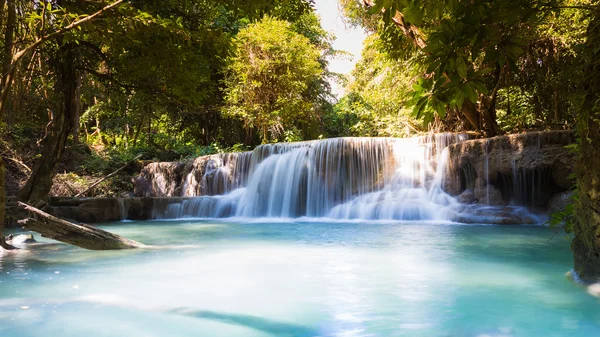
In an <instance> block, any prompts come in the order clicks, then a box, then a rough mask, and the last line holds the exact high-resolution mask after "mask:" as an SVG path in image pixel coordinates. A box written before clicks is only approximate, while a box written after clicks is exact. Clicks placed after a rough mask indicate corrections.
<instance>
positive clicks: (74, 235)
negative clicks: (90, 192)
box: [18, 202, 146, 250]
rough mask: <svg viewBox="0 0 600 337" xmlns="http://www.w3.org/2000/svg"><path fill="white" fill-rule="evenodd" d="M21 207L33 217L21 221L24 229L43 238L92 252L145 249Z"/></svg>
mask: <svg viewBox="0 0 600 337" xmlns="http://www.w3.org/2000/svg"><path fill="white" fill-rule="evenodd" d="M18 204H19V207H21V208H23V209H25V210H26V211H28V212H30V213H31V214H32V215H33V217H32V218H27V219H24V220H19V221H18V224H19V225H20V226H21V227H23V228H24V229H27V230H30V231H34V232H38V233H40V234H41V235H42V236H43V237H45V238H49V239H53V240H57V241H61V242H64V243H68V244H71V245H74V246H78V247H81V248H85V249H91V250H114V249H132V248H144V247H146V246H145V245H144V244H142V243H139V242H136V241H133V240H130V239H127V238H124V237H122V236H119V235H116V234H113V233H110V232H107V231H104V230H102V229H99V228H96V227H93V226H90V225H86V224H74V223H71V222H69V221H66V220H63V219H60V218H57V217H55V216H52V215H50V214H48V213H46V212H44V211H41V210H39V209H37V208H35V207H33V206H30V205H27V204H25V203H22V202H19V203H18Z"/></svg>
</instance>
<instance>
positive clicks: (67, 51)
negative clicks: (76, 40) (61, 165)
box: [19, 43, 77, 201]
mask: <svg viewBox="0 0 600 337" xmlns="http://www.w3.org/2000/svg"><path fill="white" fill-rule="evenodd" d="M60 44H62V43H60ZM57 63H58V64H57V66H56V74H57V81H56V90H57V91H58V92H59V93H60V96H61V98H62V102H61V105H60V106H59V108H58V110H57V111H56V114H55V115H54V119H53V120H52V121H51V125H50V128H49V130H48V131H49V132H48V135H47V136H46V137H45V138H44V139H43V140H42V142H41V144H42V146H41V147H42V151H41V153H42V155H41V156H40V157H39V158H38V159H37V160H36V162H35V164H34V167H33V170H32V173H31V176H30V177H29V180H27V183H26V184H25V186H24V187H23V189H22V190H21V192H20V195H19V199H20V200H23V201H37V200H44V199H46V198H47V197H48V192H50V188H51V187H52V179H53V178H54V175H55V174H56V166H57V164H58V162H59V161H60V158H61V156H62V153H63V150H64V149H65V145H66V143H67V139H68V137H69V134H70V133H71V129H72V127H73V120H74V114H75V110H76V109H77V107H76V99H75V96H76V91H77V76H76V75H77V74H76V72H75V65H74V63H75V47H74V46H73V45H72V44H70V43H67V44H65V45H64V46H63V47H61V49H60V50H59V51H58V57H57Z"/></svg>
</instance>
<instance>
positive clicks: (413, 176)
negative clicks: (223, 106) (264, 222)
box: [155, 133, 467, 220]
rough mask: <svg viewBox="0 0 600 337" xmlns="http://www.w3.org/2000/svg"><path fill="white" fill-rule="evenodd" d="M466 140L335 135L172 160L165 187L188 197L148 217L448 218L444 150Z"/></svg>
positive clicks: (444, 136)
mask: <svg viewBox="0 0 600 337" xmlns="http://www.w3.org/2000/svg"><path fill="white" fill-rule="evenodd" d="M466 139H467V136H466V135H464V134H451V133H446V134H432V135H429V136H425V137H417V138H408V139H397V138H334V139H326V140H316V141H306V142H296V143H281V144H267V145H261V146H259V147H257V148H256V149H255V150H254V151H251V152H244V153H238V154H221V155H213V156H209V157H202V158H198V159H196V160H195V161H194V162H193V163H192V164H191V165H187V167H186V168H181V165H179V166H173V165H174V164H172V167H177V168H179V170H180V171H181V172H179V173H173V172H176V170H175V169H172V170H171V171H169V173H168V175H170V176H177V175H179V176H181V178H180V179H181V180H182V183H181V187H173V186H171V187H170V190H171V191H174V192H175V193H179V194H178V195H179V196H186V197H193V198H184V199H182V200H181V201H179V202H176V203H173V202H170V203H169V204H168V205H167V204H165V207H161V208H160V209H161V211H160V214H156V215H155V216H156V217H157V218H180V217H232V216H235V217H274V218H297V217H316V218H319V217H327V218H336V219H406V220H428V219H431V220H441V219H449V218H450V217H451V215H450V213H451V212H449V210H450V208H451V207H452V206H453V205H456V204H457V201H456V200H455V198H453V197H451V196H450V195H448V194H446V193H445V192H443V190H442V186H443V179H444V165H445V162H446V161H447V157H448V152H447V151H446V150H445V148H446V147H447V146H448V145H450V144H453V143H456V142H461V141H464V140H466ZM165 174H167V173H165ZM165 174H162V175H165ZM159 181H160V182H161V187H162V186H167V185H168V184H166V183H165V182H164V181H165V179H164V178H161V179H159ZM163 190H164V188H163Z"/></svg>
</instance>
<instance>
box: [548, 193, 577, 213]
mask: <svg viewBox="0 0 600 337" xmlns="http://www.w3.org/2000/svg"><path fill="white" fill-rule="evenodd" d="M574 193H575V192H574V191H567V192H560V193H556V194H555V195H554V196H553V197H552V198H550V201H549V202H548V212H549V213H555V212H562V211H564V210H565V207H567V205H569V204H570V203H572V202H573V195H574Z"/></svg>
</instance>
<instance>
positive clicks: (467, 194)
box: [456, 190, 475, 204]
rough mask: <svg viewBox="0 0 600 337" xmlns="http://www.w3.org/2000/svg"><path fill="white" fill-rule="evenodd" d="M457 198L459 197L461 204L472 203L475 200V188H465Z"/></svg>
mask: <svg viewBox="0 0 600 337" xmlns="http://www.w3.org/2000/svg"><path fill="white" fill-rule="evenodd" d="M456 199H458V202H460V203H461V204H470V203H473V202H474V201H475V194H474V193H473V190H465V191H464V192H462V193H461V194H459V195H458V196H457V197H456Z"/></svg>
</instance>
